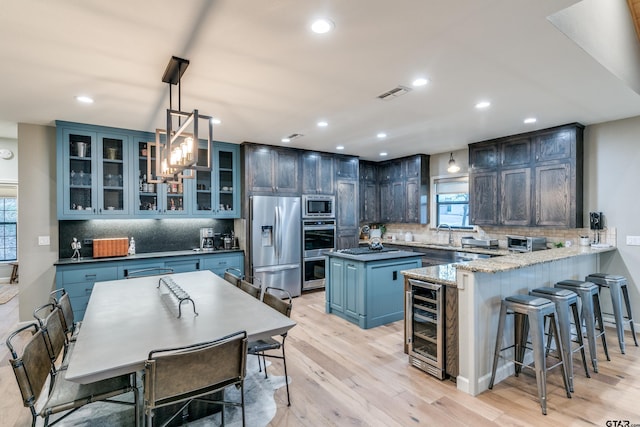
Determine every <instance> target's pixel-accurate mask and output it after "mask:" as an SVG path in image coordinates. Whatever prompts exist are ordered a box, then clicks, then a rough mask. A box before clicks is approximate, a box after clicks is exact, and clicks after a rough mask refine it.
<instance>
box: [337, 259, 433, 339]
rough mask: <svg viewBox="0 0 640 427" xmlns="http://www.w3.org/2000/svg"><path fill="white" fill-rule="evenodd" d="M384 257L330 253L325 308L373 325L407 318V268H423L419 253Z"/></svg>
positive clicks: (353, 319)
mask: <svg viewBox="0 0 640 427" xmlns="http://www.w3.org/2000/svg"><path fill="white" fill-rule="evenodd" d="M399 253H401V254H404V255H403V257H401V258H392V259H380V260H376V259H375V257H371V256H370V257H369V258H363V260H358V259H357V258H358V257H342V256H340V254H339V253H335V255H330V256H328V262H327V263H326V264H327V265H328V266H329V267H328V268H329V271H328V274H327V275H326V277H327V283H326V294H325V296H326V305H325V311H326V312H327V313H333V314H335V315H337V316H339V317H342V318H343V319H346V320H348V321H350V322H352V323H355V324H357V325H358V326H360V327H361V328H363V329H369V328H373V327H376V326H380V325H385V324H387V323H391V322H395V321H397V320H401V319H403V318H404V279H403V276H402V275H401V274H400V272H401V271H403V270H410V269H414V268H420V267H421V265H422V263H421V259H420V255H419V254H414V255H406V254H407V252H399Z"/></svg>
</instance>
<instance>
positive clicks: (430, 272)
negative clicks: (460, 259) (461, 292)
mask: <svg viewBox="0 0 640 427" xmlns="http://www.w3.org/2000/svg"><path fill="white" fill-rule="evenodd" d="M400 273H401V274H403V275H405V276H406V277H408V278H410V279H418V280H425V281H428V282H431V283H440V284H442V285H447V286H453V287H456V286H457V284H456V264H453V263H452V264H441V265H434V266H431V267H422V268H414V269H412V270H404V271H401V272H400Z"/></svg>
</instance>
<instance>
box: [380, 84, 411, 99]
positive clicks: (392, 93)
mask: <svg viewBox="0 0 640 427" xmlns="http://www.w3.org/2000/svg"><path fill="white" fill-rule="evenodd" d="M410 90H411V88H408V87H406V86H398V87H394V88H393V89H391V90H388V91H386V92H385V93H383V94H380V95H378V99H382V100H383V101H390V100H392V99H394V98H397V97H399V96H402V95H404V94H406V93H409V91H410Z"/></svg>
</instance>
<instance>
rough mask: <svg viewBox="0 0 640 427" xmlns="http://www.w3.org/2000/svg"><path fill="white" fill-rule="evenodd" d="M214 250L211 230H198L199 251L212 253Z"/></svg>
mask: <svg viewBox="0 0 640 427" xmlns="http://www.w3.org/2000/svg"><path fill="white" fill-rule="evenodd" d="M215 248H216V245H215V233H214V232H213V228H201V229H200V250H203V251H212V250H214V249H215Z"/></svg>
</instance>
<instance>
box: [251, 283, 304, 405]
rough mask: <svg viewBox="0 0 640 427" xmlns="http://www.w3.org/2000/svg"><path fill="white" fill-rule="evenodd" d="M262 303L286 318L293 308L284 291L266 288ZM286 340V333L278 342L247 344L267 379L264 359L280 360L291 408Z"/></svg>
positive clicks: (265, 341) (268, 341) (272, 339)
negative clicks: (280, 351)
mask: <svg viewBox="0 0 640 427" xmlns="http://www.w3.org/2000/svg"><path fill="white" fill-rule="evenodd" d="M263 302H264V303H265V304H267V305H268V306H269V307H271V308H273V309H274V310H277V311H279V312H280V313H282V314H284V315H285V316H287V317H291V309H292V308H293V302H292V298H291V294H290V293H289V292H288V291H286V290H285V289H281V288H275V287H267V288H266V289H265V291H264V295H263ZM286 338H287V333H286V332H285V333H283V334H281V335H280V340H277V339H276V338H274V337H270V338H264V339H260V340H257V341H251V342H250V343H249V349H248V352H249V354H253V355H256V356H258V368H259V369H262V368H261V364H260V358H262V365H264V377H265V378H267V363H266V359H265V358H267V357H269V358H274V359H281V360H282V362H283V365H284V376H285V381H286V382H285V384H286V387H287V406H291V398H290V396H289V377H288V376H287V359H286V356H285V352H284V342H285V340H286ZM270 350H282V353H281V355H278V354H272V353H266V352H267V351H270Z"/></svg>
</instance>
